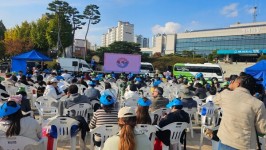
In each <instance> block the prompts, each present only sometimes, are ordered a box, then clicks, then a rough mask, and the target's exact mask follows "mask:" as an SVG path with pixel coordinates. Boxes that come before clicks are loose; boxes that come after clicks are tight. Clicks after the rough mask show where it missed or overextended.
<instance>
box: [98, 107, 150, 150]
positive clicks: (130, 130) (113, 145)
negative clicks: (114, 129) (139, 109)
mask: <svg viewBox="0 0 266 150" xmlns="http://www.w3.org/2000/svg"><path fill="white" fill-rule="evenodd" d="M118 118H119V119H118V125H119V126H120V128H121V130H120V131H119V133H118V134H117V135H114V136H112V137H110V138H108V139H107V140H106V142H105V143H104V147H103V150H151V149H152V144H153V143H151V142H150V140H149V138H148V137H147V136H146V135H145V134H139V133H138V132H137V131H136V130H135V126H136V124H137V121H136V120H137V119H136V118H137V117H136V112H135V109H134V108H131V107H123V108H121V109H120V110H119V112H118Z"/></svg>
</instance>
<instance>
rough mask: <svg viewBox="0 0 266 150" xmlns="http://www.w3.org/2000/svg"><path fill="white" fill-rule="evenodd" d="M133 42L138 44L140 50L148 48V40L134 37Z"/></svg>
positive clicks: (139, 36)
mask: <svg viewBox="0 0 266 150" xmlns="http://www.w3.org/2000/svg"><path fill="white" fill-rule="evenodd" d="M134 42H135V43H139V44H140V47H141V48H147V47H149V38H145V37H143V36H142V35H135V37H134Z"/></svg>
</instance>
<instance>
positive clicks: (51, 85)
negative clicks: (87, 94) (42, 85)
mask: <svg viewBox="0 0 266 150" xmlns="http://www.w3.org/2000/svg"><path fill="white" fill-rule="evenodd" d="M57 84H58V80H57V79H56V78H53V79H51V80H50V81H49V82H48V85H47V86H46V89H45V91H44V93H43V96H49V97H52V98H54V99H60V98H61V97H62V96H63V95H64V92H62V91H60V89H59V88H58V86H57Z"/></svg>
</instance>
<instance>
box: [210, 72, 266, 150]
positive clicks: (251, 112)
mask: <svg viewBox="0 0 266 150" xmlns="http://www.w3.org/2000/svg"><path fill="white" fill-rule="evenodd" d="M256 86H257V85H256V81H255V79H254V78H253V77H252V76H250V75H242V76H239V77H237V78H236V79H235V80H233V81H231V82H230V85H229V89H230V90H227V89H225V90H223V91H222V92H221V93H217V94H216V96H215V97H214V99H213V102H214V103H215V104H216V105H217V106H219V107H221V109H222V111H223V117H222V121H221V124H220V127H219V131H218V137H219V139H220V143H219V149H220V150H223V149H228V150H236V149H256V148H257V136H258V135H257V134H266V110H265V106H264V104H263V102H261V101H260V100H258V99H257V98H256V97H253V96H252V95H254V94H255V90H254V89H255V87H256Z"/></svg>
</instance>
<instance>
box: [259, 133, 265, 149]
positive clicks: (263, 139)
mask: <svg viewBox="0 0 266 150" xmlns="http://www.w3.org/2000/svg"><path fill="white" fill-rule="evenodd" d="M265 140H266V136H264V137H260V136H259V142H260V144H261V145H260V148H261V150H265Z"/></svg>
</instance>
